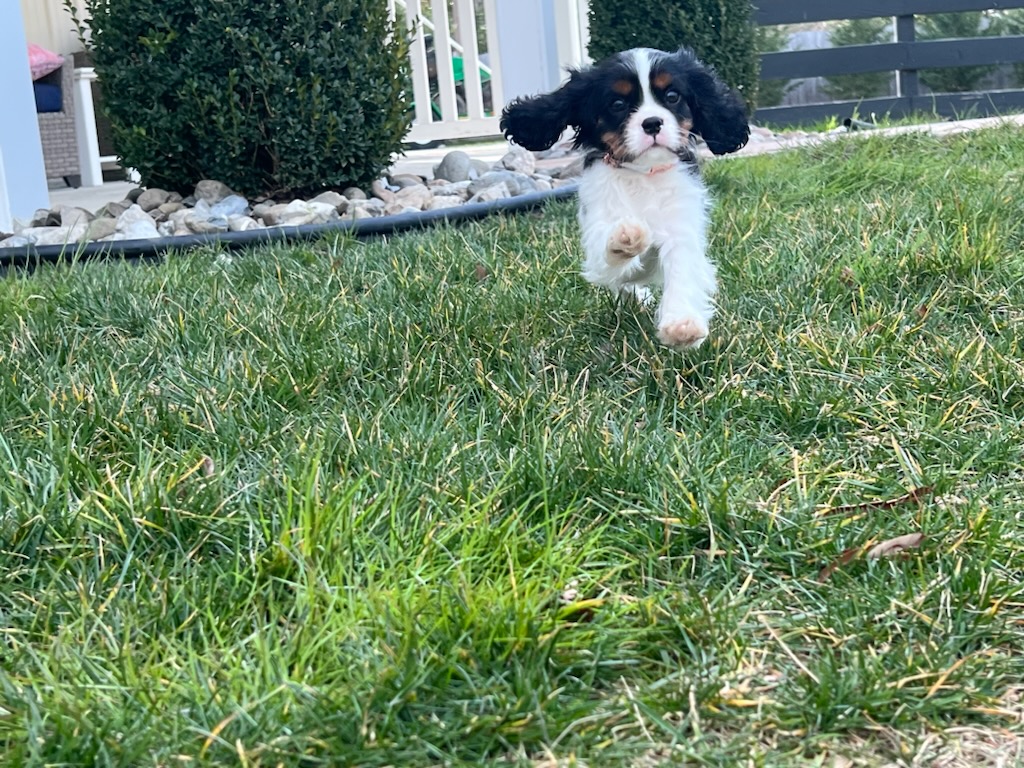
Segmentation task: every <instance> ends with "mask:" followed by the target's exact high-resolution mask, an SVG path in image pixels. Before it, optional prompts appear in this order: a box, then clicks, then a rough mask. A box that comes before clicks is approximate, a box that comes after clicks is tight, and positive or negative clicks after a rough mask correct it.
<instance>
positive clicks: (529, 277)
mask: <svg viewBox="0 0 1024 768" xmlns="http://www.w3.org/2000/svg"><path fill="white" fill-rule="evenodd" d="M1022 168H1024V131H1022V130H1019V129H1011V128H1003V129H998V130H989V131H985V132H980V133H975V134H970V135H962V136H956V137H952V138H949V139H946V140H938V139H934V138H930V137H926V136H903V137H897V138H882V137H877V136H875V137H872V136H867V137H863V138H857V137H852V138H847V139H844V140H842V141H837V142H835V143H831V144H828V145H825V146H822V147H819V148H815V149H807V150H801V151H798V152H791V153H785V154H780V155H775V156H770V157H754V158H746V159H733V160H725V161H716V162H714V163H712V164H710V165H709V166H708V167H707V169H706V170H707V173H706V175H707V178H708V181H709V184H710V185H711V187H712V188H713V190H714V192H715V195H716V197H717V199H718V201H719V204H718V206H717V208H716V211H715V218H714V228H713V249H712V250H713V254H714V257H715V259H716V261H717V263H718V264H719V268H720V269H719V274H720V278H721V285H722V290H721V297H720V298H721V312H720V315H719V316H718V318H717V319H716V320H715V321H714V323H713V325H712V335H711V337H710V339H709V341H708V342H707V343H706V344H705V345H704V346H703V347H702V348H701V349H699V350H698V351H696V352H691V353H677V352H672V351H670V350H667V349H665V348H663V347H660V346H659V345H658V344H657V342H656V340H655V338H654V333H653V328H652V319H651V317H650V316H649V315H648V314H647V313H645V312H644V311H640V310H634V309H631V308H622V307H617V306H616V305H615V304H614V303H613V302H612V301H611V300H610V299H609V298H608V297H606V296H605V295H602V294H600V293H598V292H597V291H596V290H594V289H593V288H591V287H590V286H588V285H586V284H585V283H584V282H583V281H582V280H581V278H580V277H579V276H578V273H577V265H578V261H579V258H580V254H579V245H578V239H577V227H576V223H575V220H574V209H573V205H572V204H560V205H557V206H553V207H551V208H548V209H546V210H545V211H544V212H542V213H537V214H528V215H521V216H515V217H509V218H492V219H489V220H487V221H484V222H480V223H477V224H473V225H470V226H464V227H458V228H455V227H451V228H441V229H437V230H433V231H430V232H426V233H419V234H415V235H409V236H403V237H399V238H395V239H393V240H388V241H386V242H385V241H373V242H367V243H359V242H355V241H348V240H336V239H332V238H328V239H325V240H323V241H320V242H316V243H312V244H303V245H295V246H288V247H272V248H261V249H259V250H254V251H251V252H248V253H244V254H236V255H233V256H224V255H217V254H216V253H215V252H213V251H210V250H206V251H200V252H194V253H190V254H184V255H175V256H171V257H169V258H168V259H167V260H166V263H163V264H160V265H157V266H153V265H150V266H144V267H138V266H131V265H125V264H116V263H111V264H88V265H80V266H75V267H61V268H47V269H41V270H40V271H38V272H36V273H34V274H32V275H31V276H27V277H26V276H20V277H19V276H8V277H7V278H6V279H3V280H2V281H0V411H2V416H3V427H2V435H0V471H2V473H0V510H2V511H0V568H2V579H0V637H2V646H0V654H2V656H0V658H2V663H0V707H2V709H0V753H2V754H4V755H5V758H4V760H3V764H4V765H11V766H15V765H43V764H46V765H89V766H93V765H122V766H155V765H159V766H176V765H207V764H208V765H245V766H277V765H284V766H300V765H301V766H318V765H358V766H402V765H417V766H419V765H470V764H485V765H522V766H555V765H571V764H579V765H588V766H638V767H642V766H659V765H675V764H690V765H709V766H710V765H714V766H746V765H752V766H761V765H763V766H789V765H793V766H796V765H819V764H820V765H825V766H832V765H849V764H850V763H849V762H844V761H843V760H842V759H840V760H839V762H835V763H834V762H833V761H834V760H836V759H837V757H845V758H848V760H852V761H853V764H856V765H879V764H883V763H886V762H892V763H895V764H899V765H904V764H908V765H909V764H910V763H911V762H912V761H913V760H914V759H915V756H917V759H919V760H921V761H922V762H921V763H920V764H922V765H923V764H929V765H931V763H926V761H927V760H930V759H933V758H936V756H938V757H939V759H943V760H955V759H960V758H958V757H957V755H963V756H964V757H963V760H965V761H966V762H963V763H957V762H955V761H954V762H942V763H936V764H937V765H943V766H952V765H961V764H962V765H972V766H974V765H986V764H989V763H986V761H990V764H992V765H996V764H997V763H996V762H995V761H996V760H998V759H999V758H1000V756H1003V757H1005V756H1006V755H1009V754H1013V750H1015V749H1018V750H1019V749H1022V748H1024V747H1022V744H1024V741H1019V740H1021V739H1024V725H1022V722H1024V706H1022V703H1021V696H1022V695H1024V586H1022V581H1024V525H1022V523H1024V520H1022V515H1024V470H1022V465H1024V447H1022V443H1024V427H1022V420H1024V363H1022V355H1024V349H1022V346H1024V256H1022V249H1024V195H1022V194H1021V189H1022V188H1024V172H1022V171H1021V169H1022ZM916 532H920V533H923V534H924V536H925V539H924V541H923V543H922V544H921V546H920V547H918V548H916V549H911V550H908V551H906V552H904V553H903V556H902V557H889V558H883V559H871V558H868V557H867V556H866V554H865V550H866V548H867V547H868V546H870V545H872V544H876V543H879V542H883V541H885V540H888V539H890V538H892V537H896V536H901V535H904V534H909V533H916ZM844 552H845V553H846V555H845V556H843V553H844ZM830 565H832V566H835V567H834V569H833V568H830V567H829V566H830ZM823 570H824V572H823ZM830 571H831V572H830ZM900 761H902V762H900Z"/></svg>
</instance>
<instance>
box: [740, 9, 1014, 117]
mask: <svg viewBox="0 0 1024 768" xmlns="http://www.w3.org/2000/svg"><path fill="white" fill-rule="evenodd" d="M754 1H755V4H756V5H757V9H756V14H755V18H756V19H757V22H758V23H759V24H761V25H762V26H771V25H777V24H796V23H804V22H819V21H837V20H845V19H868V18H877V17H892V18H893V20H894V24H893V28H894V32H895V35H894V36H895V40H894V42H892V43H878V44H874V45H849V46H841V47H838V48H822V49H817V50H804V51H780V52H777V53H765V54H762V55H761V79H762V80H773V79H779V80H782V79H784V80H794V79H799V78H812V77H827V76H833V75H848V74H859V73H864V72H894V73H895V75H896V91H897V95H896V96H885V97H878V98H866V99H860V100H856V101H832V102H827V103H823V104H803V105H794V106H784V107H764V108H761V109H758V110H757V112H756V114H755V119H756V120H758V121H759V122H769V123H776V124H779V123H801V122H816V121H819V120H824V119H829V118H846V117H851V116H853V115H854V114H855V113H859V114H861V115H868V114H885V115H890V116H893V117H901V116H904V115H908V114H912V113H914V112H932V113H935V114H938V115H942V116H946V117H955V116H960V115H964V114H968V113H969V114H972V115H979V116H980V115H990V114H993V113H1000V112H1006V111H1010V110H1016V109H1020V108H1024V90H1000V91H984V92H971V93H936V94H927V95H923V94H921V93H920V89H919V85H918V77H917V71H918V70H920V69H943V68H947V67H966V66H988V65H1001V64H1017V63H1021V62H1024V35H1008V36H1000V37H972V38H959V39H950V40H916V39H915V38H916V30H915V24H914V17H915V16H916V15H927V14H931V13H959V12H964V11H983V10H1009V9H1015V8H1024V0H860V2H856V3H837V2H820V0H754Z"/></svg>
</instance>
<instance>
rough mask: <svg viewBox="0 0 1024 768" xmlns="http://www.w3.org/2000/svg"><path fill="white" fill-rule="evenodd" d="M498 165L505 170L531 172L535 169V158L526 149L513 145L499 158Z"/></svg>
mask: <svg viewBox="0 0 1024 768" xmlns="http://www.w3.org/2000/svg"><path fill="white" fill-rule="evenodd" d="M498 167H499V168H504V169H505V170H506V171H515V172H516V173H526V174H531V173H533V172H534V171H535V170H537V159H536V158H535V157H534V156H533V153H532V152H531V151H530V150H528V149H523V148H522V147H520V146H516V145H513V146H512V147H511V148H510V149H509V151H508V152H507V153H506V154H505V156H504V157H503V158H501V160H499V161H498Z"/></svg>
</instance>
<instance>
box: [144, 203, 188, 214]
mask: <svg viewBox="0 0 1024 768" xmlns="http://www.w3.org/2000/svg"><path fill="white" fill-rule="evenodd" d="M140 207H141V206H140ZM184 207H185V206H184V205H183V204H182V203H180V202H171V201H167V202H166V203H164V204H163V205H161V206H160V207H159V208H157V210H158V211H160V213H162V214H163V215H164V216H170V215H171V214H172V213H174V212H175V211H180V210H181V209H182V208H184ZM149 215H150V216H152V215H153V212H152V211H150V214H149Z"/></svg>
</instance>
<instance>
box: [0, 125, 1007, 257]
mask: <svg viewBox="0 0 1024 768" xmlns="http://www.w3.org/2000/svg"><path fill="white" fill-rule="evenodd" d="M1003 123H1015V124H1017V125H1024V116H1022V115H1017V116H1011V117H1006V118H1002V117H1000V118H979V119H975V120H960V121H954V122H943V123H932V124H926V125H913V126H900V127H896V128H886V129H879V130H872V131H863V132H853V133H851V132H849V131H847V129H845V128H839V129H836V130H834V131H830V132H828V133H809V132H805V131H789V132H786V133H776V132H774V131H771V130H769V129H767V128H762V127H759V126H751V134H750V141H749V142H748V144H747V146H746V147H744V148H743V149H742V150H740V151H739V152H737V153H736V155H737V156H744V155H756V154H763V153H765V152H776V151H779V150H783V149H789V148H793V147H802V146H809V145H814V144H819V143H821V142H824V141H830V140H834V139H837V138H840V137H841V136H845V135H851V136H856V135H861V136H872V135H892V134H898V133H909V132H925V133H931V134H933V135H944V134H949V133H959V132H963V131H970V130H977V129H979V128H988V127H993V126H997V125H1000V124H1003ZM699 154H700V155H701V156H702V157H705V158H709V157H711V153H710V152H708V151H707V149H706V148H705V147H703V145H702V146H701V147H700V149H699ZM582 172H583V157H582V155H581V154H580V153H579V152H577V151H574V150H573V149H572V146H571V142H570V141H568V140H565V141H562V142H560V143H558V144H556V145H555V146H554V147H552V148H551V149H549V150H546V151H544V152H528V151H527V150H525V149H522V148H521V147H517V146H512V145H510V146H509V148H508V151H507V152H506V153H505V155H504V156H502V157H501V158H500V159H499V160H498V161H497V162H495V163H487V162H484V161H482V160H479V159H476V158H471V157H470V156H469V155H468V154H467V153H465V152H463V151H462V150H458V149H456V150H453V151H451V152H448V153H447V154H446V155H445V156H444V157H443V158H442V159H441V161H440V162H439V163H438V164H437V165H436V166H434V168H433V173H432V175H431V176H430V177H424V176H417V175H413V174H409V173H395V174H392V175H388V176H384V177H382V178H380V179H377V180H376V181H374V182H373V184H371V185H370V188H369V189H358V188H355V187H349V188H347V189H343V190H341V191H335V190H327V191H324V192H322V193H320V194H318V195H316V196H315V197H312V198H310V199H308V200H293V199H287V200H277V199H273V200H271V199H265V200H249V199H246V198H245V197H243V196H242V195H239V194H236V193H235V192H234V191H233V190H231V189H230V188H229V187H228V186H227V185H225V184H223V183H222V182H220V181H217V180H214V179H206V180H202V181H200V182H199V183H198V184H196V187H195V190H194V191H193V193H192V194H191V195H189V196H188V197H182V196H181V195H180V194H177V193H175V192H169V191H167V190H162V189H134V190H132V191H131V192H129V193H128V195H127V197H126V198H125V199H124V200H122V201H120V202H116V203H109V204H107V205H105V206H103V207H102V208H100V209H99V210H97V211H87V210H84V209H82V208H73V207H68V206H62V207H57V208H51V209H46V208H42V209H40V210H38V211H36V213H35V214H34V215H33V216H32V218H31V219H30V220H29V221H17V220H16V221H15V226H14V232H13V233H6V234H4V233H0V248H23V247H26V246H30V245H39V246H41V245H65V244H68V243H85V242H105V241H113V240H146V239H155V238H160V237H176V236H183V235H197V234H217V233H223V232H244V231H247V230H252V229H263V228H269V227H284V226H296V225H302V224H326V223H329V222H332V221H358V220H360V219H369V218H380V217H383V216H391V215H395V214H403V213H417V212H420V211H436V210H440V209H446V208H455V207H457V206H460V205H464V204H466V203H479V202H492V201H495V200H502V199H506V198H514V197H518V196H520V195H524V194H528V193H531V192H540V191H543V190H550V189H557V188H559V187H563V186H566V185H569V184H575V183H576V178H577V177H578V176H579V175H580V174H581V173H582Z"/></svg>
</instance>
